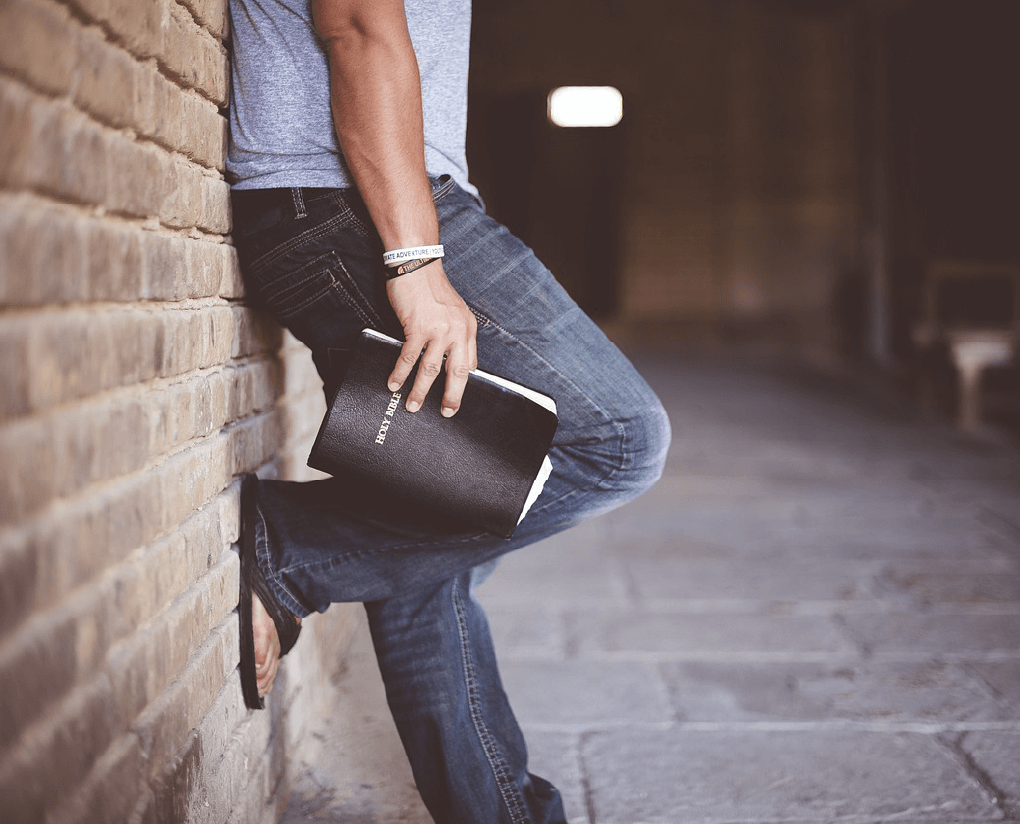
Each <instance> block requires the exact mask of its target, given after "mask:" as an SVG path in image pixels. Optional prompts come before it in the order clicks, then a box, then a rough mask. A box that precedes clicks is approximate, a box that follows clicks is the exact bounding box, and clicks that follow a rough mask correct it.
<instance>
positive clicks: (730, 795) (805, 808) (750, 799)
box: [581, 729, 1000, 824]
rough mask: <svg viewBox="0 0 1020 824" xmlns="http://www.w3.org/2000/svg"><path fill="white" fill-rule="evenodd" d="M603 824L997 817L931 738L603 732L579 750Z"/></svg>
mask: <svg viewBox="0 0 1020 824" xmlns="http://www.w3.org/2000/svg"><path fill="white" fill-rule="evenodd" d="M581 753H582V758H583V760H584V764H585V768H586V769H587V771H588V774H589V781H590V784H591V799H592V800H591V806H592V810H593V813H594V819H595V821H597V822H599V824H678V823H679V822H703V823H704V824H709V822H719V823H720V824H722V822H733V821H762V822H764V821H769V822H773V821H802V820H818V821H828V822H838V821H841V820H846V821H857V820H859V819H860V818H861V817H866V816H881V817H883V819H885V820H899V818H901V817H908V816H909V817H912V818H913V819H915V820H919V821H926V822H951V821H957V820H960V819H967V818H977V819H986V820H994V819H995V818H997V817H999V815H1000V813H999V809H998V808H997V806H996V804H995V802H994V801H993V800H992V799H990V798H989V797H988V796H987V794H986V793H985V791H984V789H983V788H982V787H981V786H980V785H979V784H978V782H977V781H975V780H974V779H973V778H972V777H971V776H970V775H969V774H968V772H967V770H966V768H965V766H964V764H962V763H961V761H960V759H958V758H957V757H955V756H954V754H953V753H952V752H951V751H950V750H949V749H948V748H947V747H945V746H944V745H942V744H941V743H939V742H938V741H937V740H936V739H935V738H934V737H932V736H926V735H916V734H881V733H873V732H846V731H826V730H812V731H805V732H782V731H780V732H775V731H769V732H757V731H730V730H719V731H714V732H703V731H690V730H683V729H675V730H666V731H650V730H640V731H628V730H610V731H606V732H602V733H596V734H592V735H590V736H588V737H587V738H586V739H585V741H584V743H583V745H582V749H581Z"/></svg>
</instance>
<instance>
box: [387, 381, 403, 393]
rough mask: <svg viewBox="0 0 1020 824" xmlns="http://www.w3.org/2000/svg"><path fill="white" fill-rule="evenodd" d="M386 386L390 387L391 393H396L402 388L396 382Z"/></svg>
mask: <svg viewBox="0 0 1020 824" xmlns="http://www.w3.org/2000/svg"><path fill="white" fill-rule="evenodd" d="M386 386H387V387H389V390H390V392H396V391H397V390H398V389H399V388H400V384H399V383H397V382H396V381H390V382H389V383H388V384H386Z"/></svg>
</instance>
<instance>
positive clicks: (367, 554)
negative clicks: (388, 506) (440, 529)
mask: <svg viewBox="0 0 1020 824" xmlns="http://www.w3.org/2000/svg"><path fill="white" fill-rule="evenodd" d="M489 537H491V536H490V535H488V533H485V532H474V533H472V534H471V535H467V536H465V537H463V538H459V539H457V540H456V543H458V544H468V543H470V542H472V541H477V540H478V539H479V538H489ZM454 543H455V542H454V541H452V540H451V539H450V538H449V537H448V536H443V537H441V538H436V539H435V540H433V541H422V540H409V541H407V542H406V543H403V544H395V545H392V546H387V547H380V548H378V549H362V550H358V551H357V552H348V553H345V554H343V555H340V554H337V555H335V556H333V557H332V558H329V559H328V560H325V561H310V562H309V563H307V564H296V565H291V566H289V567H287V568H286V569H281V570H280V574H283V573H285V572H299V571H301V572H305V571H307V570H309V569H323V570H326V569H333V568H334V567H336V566H338V565H340V564H342V563H346V562H347V561H350V560H354V559H357V558H371V557H372V556H373V555H377V554H379V553H385V554H389V553H393V552H400V551H401V550H404V549H423V548H428V547H430V546H438V545H442V546H443V547H452V546H453V545H454Z"/></svg>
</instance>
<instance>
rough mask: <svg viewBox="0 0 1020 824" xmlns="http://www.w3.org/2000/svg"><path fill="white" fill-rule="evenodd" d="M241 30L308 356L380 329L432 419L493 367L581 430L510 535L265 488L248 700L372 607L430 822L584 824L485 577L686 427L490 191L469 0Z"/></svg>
mask: <svg viewBox="0 0 1020 824" xmlns="http://www.w3.org/2000/svg"><path fill="white" fill-rule="evenodd" d="M231 15H232V24H233V49H234V54H233V58H234V63H233V90H232V106H231V116H230V126H231V143H230V155H229V159H228V171H229V173H230V175H231V180H232V183H233V187H234V192H233V202H234V227H235V228H234V238H235V242H236V244H237V248H238V253H239V256H240V260H241V267H242V273H243V275H244V278H245V283H246V288H247V290H248V293H249V295H250V296H251V297H252V299H253V300H254V301H256V302H257V303H259V304H260V305H262V306H263V307H265V308H266V309H267V310H268V311H270V312H271V313H272V314H273V315H274V316H275V317H276V318H277V319H278V320H279V321H280V322H281V323H282V324H283V325H285V326H287V327H288V328H290V329H291V330H292V331H293V332H294V334H295V335H296V336H297V337H298V338H299V339H300V340H302V341H304V342H305V343H306V344H308V346H309V347H310V348H311V350H312V355H313V358H314V360H315V363H316V366H317V367H318V369H319V372H320V374H321V375H323V376H324V379H325V380H326V381H327V382H328V353H329V349H331V348H345V347H349V346H350V345H351V344H352V342H353V340H354V339H355V338H356V337H357V335H358V333H359V332H360V330H361V329H362V328H364V327H373V328H375V329H378V330H379V331H382V332H385V333H389V334H391V335H393V336H395V337H400V338H403V340H404V341H405V343H404V345H403V348H402V350H401V353H400V356H399V359H398V360H397V362H396V363H395V364H394V367H393V371H392V374H391V375H390V377H389V380H388V383H389V385H390V387H391V388H392V389H394V390H396V389H398V388H400V387H404V388H403V390H401V391H402V394H403V396H404V397H405V398H406V404H407V409H408V410H409V411H411V412H414V411H416V410H417V409H418V408H419V407H420V405H421V404H422V403H423V401H424V399H425V395H426V392H427V391H428V389H429V387H430V386H431V385H432V383H433V382H434V381H436V380H440V381H443V385H444V392H443V398H442V409H443V414H444V415H447V416H451V415H455V414H456V413H457V410H458V409H459V407H460V403H461V396H462V393H463V390H464V385H465V382H466V379H467V374H468V372H469V371H470V370H471V369H473V368H475V367H476V365H478V363H481V365H482V368H484V369H485V370H486V371H489V372H493V373H496V374H502V375H505V376H506V377H508V378H511V379H513V380H516V381H519V382H520V383H523V384H525V385H528V386H531V387H533V388H535V389H537V390H539V391H541V392H544V393H546V394H548V395H550V396H552V397H553V398H555V400H556V402H557V406H558V410H559V415H560V427H559V430H558V432H557V435H556V439H555V441H554V444H553V449H552V451H551V458H552V462H553V467H554V470H553V475H552V477H551V478H550V480H549V481H548V482H547V484H546V487H545V490H544V492H543V493H542V495H541V497H540V498H539V500H538V501H537V503H536V504H535V505H534V506H533V508H532V510H531V511H530V512H529V514H528V515H527V516H526V517H525V519H524V520H523V521H522V523H521V524H520V526H519V527H518V529H517V532H516V533H515V535H514V537H513V538H512V539H511V540H509V541H507V540H502V539H499V538H495V537H493V536H491V535H487V534H482V533H477V532H466V531H463V530H461V529H458V528H456V527H454V526H453V525H451V524H448V523H443V522H442V521H440V520H438V519H435V518H433V517H430V515H429V513H427V512H420V511H415V512H411V511H400V510H398V511H385V512H384V511H377V510H376V509H374V508H373V507H372V506H371V505H369V504H366V502H364V501H362V500H360V499H359V498H358V496H357V490H352V489H347V488H344V487H343V485H342V484H341V483H340V482H339V481H336V480H326V481H318V482H313V483H306V484H297V483H285V482H274V481H260V480H258V479H255V478H254V477H253V476H249V477H248V478H246V479H245V481H244V483H243V486H242V542H241V543H242V601H241V603H242V614H241V620H242V667H241V669H242V673H241V675H242V683H243V684H244V685H245V699H246V702H247V703H248V705H249V706H252V707H259V706H261V704H262V698H261V697H262V696H263V695H265V694H266V693H267V692H268V691H269V690H270V688H271V685H272V680H273V678H274V677H275V674H276V671H277V667H278V661H279V657H280V656H281V655H282V654H285V653H286V652H287V650H289V649H290V648H291V647H292V646H293V644H294V642H295V641H296V639H297V634H298V630H299V625H300V619H301V617H303V616H305V615H307V614H309V613H311V612H312V611H316V610H318V611H322V610H325V609H326V608H327V607H328V606H329V604H330V603H335V602H340V601H363V602H365V608H366V611H367V613H368V618H369V626H370V628H371V632H372V638H373V643H374V646H375V650H376V654H377V657H378V659H379V666H380V670H381V672H382V676H383V680H384V682H385V685H386V695H387V700H388V702H389V705H390V709H391V711H392V713H393V717H394V720H395V721H396V724H397V729H398V731H399V733H400V736H401V740H402V742H403V744H404V748H405V750H406V752H407V755H408V758H409V759H410V763H411V767H412V770H413V772H414V776H415V781H416V784H417V786H418V789H419V792H420V793H421V795H422V798H423V799H424V801H425V804H426V806H427V807H428V809H429V811H430V813H431V814H432V816H433V818H434V819H435V820H436V821H437V822H440V823H441V824H447V823H454V822H456V823H457V824H493V822H507V823H508V824H509V823H510V822H513V823H514V824H523V822H535V823H536V824H537V822H563V821H565V820H566V819H565V816H564V813H563V808H562V803H561V801H560V797H559V793H558V792H557V791H556V789H555V788H554V787H553V786H552V785H551V784H549V783H548V782H547V781H544V780H543V779H541V778H538V777H536V776H533V775H530V774H529V773H528V771H527V756H526V750H525V746H524V741H523V738H522V735H521V732H520V729H519V727H518V725H517V722H516V721H515V719H514V717H513V714H512V712H511V710H510V707H509V704H508V702H507V699H506V696H505V695H504V693H503V690H502V687H501V685H500V680H499V674H498V671H497V666H496V660H495V655H494V651H493V648H492V642H491V638H490V636H489V631H488V626H487V624H486V621H485V616H484V614H483V613H482V611H481V608H480V606H479V605H478V604H477V602H476V601H475V600H474V598H473V597H472V594H471V585H472V582H473V580H475V579H476V578H477V572H474V573H473V570H475V569H476V568H477V567H479V566H480V565H483V564H486V563H488V562H491V561H494V560H495V559H496V558H498V557H499V556H500V555H502V554H504V553H506V552H508V551H510V550H512V549H515V548H517V547H520V546H524V545H526V544H529V543H532V542H534V541H537V540H539V539H541V538H544V537H546V536H548V535H551V534H553V533H555V532H558V531H559V530H562V529H564V528H566V527H568V526H570V525H572V524H574V523H577V522H578V521H579V520H580V519H581V518H583V517H586V516H589V515H592V514H595V513H597V512H602V511H605V510H607V509H610V508H612V507H614V506H616V505H619V504H620V503H623V502H624V501H626V500H629V499H630V498H632V497H634V496H635V495H637V494H639V493H640V492H641V491H643V490H644V489H646V488H647V487H648V486H650V485H651V484H652V483H653V482H654V481H655V480H656V479H657V478H658V476H659V475H660V473H661V470H662V464H663V461H664V457H665V451H666V447H667V445H668V439H669V426H668V422H667V420H666V417H665V413H664V412H663V410H662V407H661V405H660V404H659V402H658V400H657V399H656V398H655V396H654V394H653V393H652V392H651V390H650V389H649V388H648V386H647V385H646V384H645V382H644V381H643V380H642V379H641V378H640V377H639V376H638V375H637V373H636V372H635V371H634V369H633V367H632V366H631V365H630V364H629V363H628V362H627V360H626V359H625V358H624V357H623V356H622V355H621V354H620V353H619V351H618V350H617V349H616V348H615V347H614V346H613V345H612V344H611V343H610V342H609V341H608V340H606V338H605V337H604V336H603V335H602V333H601V332H600V331H599V330H598V328H597V327H596V326H595V325H594V324H593V323H592V322H591V321H590V320H589V319H588V318H587V317H585V315H584V314H583V313H582V312H581V311H580V310H579V309H578V308H577V306H576V305H575V304H574V303H573V301H571V299H570V298H569V297H568V296H567V295H566V293H565V292H564V291H563V290H562V289H561V288H560V287H559V285H558V284H557V283H556V282H555V280H554V279H553V277H552V275H551V274H550V273H549V272H548V271H547V270H546V269H545V268H544V267H543V266H542V265H541V264H540V263H539V262H538V261H537V260H536V259H535V257H534V255H533V254H532V253H531V251H530V250H529V249H528V248H527V247H525V246H524V245H523V244H522V243H521V242H520V241H519V240H517V239H516V238H514V237H513V236H512V235H511V234H510V233H509V232H508V231H507V230H506V229H505V228H504V227H502V226H500V225H499V224H497V223H495V222H494V221H492V220H491V219H489V218H488V217H487V216H486V215H485V214H484V211H483V210H482V208H481V205H480V203H479V201H478V200H477V198H476V196H475V194H476V193H475V190H474V188H473V187H472V186H471V184H470V182H469V181H468V177H467V163H466V159H465V150H464V139H465V131H466V108H467V106H466V94H467V60H468V38H469V33H470V0H432V1H431V2H427V0H407V4H406V8H405V4H404V3H403V2H401V0H311V2H309V0H231ZM436 247H441V248H436ZM401 250H411V251H409V252H406V253H402V255H403V256H404V257H407V256H410V259H411V261H412V265H411V266H405V267H404V269H405V270H409V271H406V273H402V271H403V270H402V269H398V268H395V267H391V268H387V267H386V266H385V265H384V263H383V260H382V257H383V253H384V252H390V251H398V252H400V251H401ZM399 256H401V255H398V257H399ZM444 361H445V365H444ZM416 364H418V370H417V373H416V377H415V378H414V380H413V382H412V383H411V384H410V385H409V386H405V383H406V382H407V381H408V378H409V376H410V375H411V373H412V370H413V368H414V366H415V365H416ZM249 604H250V609H249V608H248V605H249ZM249 627H250V629H249ZM249 631H250V633H251V634H250V635H249V634H248V632H249Z"/></svg>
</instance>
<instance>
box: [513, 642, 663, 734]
mask: <svg viewBox="0 0 1020 824" xmlns="http://www.w3.org/2000/svg"><path fill="white" fill-rule="evenodd" d="M501 670H502V674H503V685H504V688H505V689H506V693H507V695H508V696H510V702H511V704H512V705H513V707H514V712H515V714H516V715H517V717H518V718H519V719H520V721H521V723H524V724H531V725H536V724H546V725H553V726H557V727H561V726H569V727H575V728H589V727H597V726H600V725H611V724H631V723H652V724H654V723H666V724H668V723H670V722H672V721H673V720H674V718H675V714H674V711H673V707H672V703H671V701H670V696H669V691H668V689H667V687H666V683H665V681H664V679H663V677H662V675H661V674H660V672H659V669H658V667H656V666H654V665H652V664H642V663H630V662H628V663H606V662H601V661H577V660H573V661H520V660H516V659H515V658H510V659H509V660H504V662H503V663H502V666H501Z"/></svg>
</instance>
